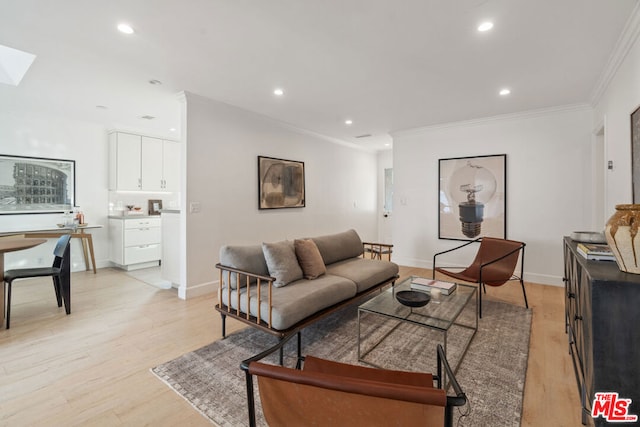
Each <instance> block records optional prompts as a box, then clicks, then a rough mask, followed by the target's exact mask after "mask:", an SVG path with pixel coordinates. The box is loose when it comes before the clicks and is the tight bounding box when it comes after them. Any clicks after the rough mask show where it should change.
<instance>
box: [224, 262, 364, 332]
mask: <svg viewBox="0 0 640 427" xmlns="http://www.w3.org/2000/svg"><path fill="white" fill-rule="evenodd" d="M261 287H262V290H261V297H262V300H263V302H262V304H261V307H260V317H261V319H262V320H263V321H265V322H268V321H269V308H268V307H269V306H268V303H267V301H268V295H269V294H268V292H269V290H268V285H266V284H265V285H261ZM250 291H251V298H250V300H251V311H250V313H251V315H252V316H254V317H257V315H258V303H257V302H258V298H257V286H252V287H251V288H250ZM237 292H238V291H237V290H233V291H231V305H230V306H231V307H232V308H233V309H237V308H238V307H237V306H238V304H237V301H238V294H237ZM355 294H356V284H355V283H353V282H352V281H351V280H349V279H345V278H343V277H339V276H333V275H330V274H325V275H322V276H320V277H318V278H317V279H315V280H306V279H302V280H297V281H295V282H292V283H289V284H288V285H287V286H285V287H281V288H277V289H276V288H274V289H273V292H272V304H273V312H272V317H271V321H272V323H271V326H272V328H273V329H278V330H284V329H288V328H290V327H291V326H293V325H295V324H296V323H298V322H299V321H301V320H303V319H305V318H307V317H309V316H311V315H313V314H315V313H317V312H318V311H320V310H322V309H324V308H327V307H330V306H332V305H334V304H337V303H339V302H342V301H344V300H346V299H348V298H351V297H353V296H355ZM222 303H223V304H225V305H227V306H229V301H228V295H227V290H226V289H223V290H222ZM240 311H242V312H243V313H246V312H247V288H246V287H245V288H241V289H240Z"/></svg>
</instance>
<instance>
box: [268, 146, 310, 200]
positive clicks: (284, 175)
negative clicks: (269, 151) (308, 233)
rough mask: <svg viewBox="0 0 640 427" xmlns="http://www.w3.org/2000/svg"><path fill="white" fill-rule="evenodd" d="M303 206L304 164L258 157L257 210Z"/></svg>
mask: <svg viewBox="0 0 640 427" xmlns="http://www.w3.org/2000/svg"><path fill="white" fill-rule="evenodd" d="M304 206H305V185H304V162H298V161H295V160H284V159H276V158H272V157H263V156H258V208H259V209H282V208H303V207H304Z"/></svg>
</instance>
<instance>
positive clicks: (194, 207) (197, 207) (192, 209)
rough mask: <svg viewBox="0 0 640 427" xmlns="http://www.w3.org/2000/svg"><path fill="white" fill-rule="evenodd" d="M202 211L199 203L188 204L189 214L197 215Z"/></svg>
mask: <svg viewBox="0 0 640 427" xmlns="http://www.w3.org/2000/svg"><path fill="white" fill-rule="evenodd" d="M201 210H202V205H201V204H200V202H191V203H189V212H190V213H198V212H200V211H201Z"/></svg>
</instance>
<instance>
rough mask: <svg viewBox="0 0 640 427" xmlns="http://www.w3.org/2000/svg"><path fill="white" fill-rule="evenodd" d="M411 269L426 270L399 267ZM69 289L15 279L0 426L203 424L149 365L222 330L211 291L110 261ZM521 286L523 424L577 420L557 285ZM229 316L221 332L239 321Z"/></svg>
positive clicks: (0, 342) (0, 384)
mask: <svg viewBox="0 0 640 427" xmlns="http://www.w3.org/2000/svg"><path fill="white" fill-rule="evenodd" d="M212 274H214V273H213V271H212ZM409 274H423V275H424V274H430V272H428V270H419V269H411V268H401V276H403V277H404V276H406V275H409ZM72 287H73V289H72V313H71V315H69V316H66V315H65V314H64V309H59V308H58V307H57V306H56V304H55V296H54V293H53V289H52V288H53V286H52V284H51V283H50V280H49V279H32V280H28V281H24V282H22V283H20V284H15V285H14V295H13V298H14V301H13V305H12V317H11V329H9V330H5V329H0V425H2V426H74V425H83V426H86V425H92V426H93V425H98V426H99V425H105V426H114V425H115V426H118V425H127V426H139V425H154V426H174V425H186V426H199V425H210V424H209V423H208V422H207V421H206V420H205V419H204V418H203V417H202V416H201V415H200V414H199V413H198V412H197V411H195V410H194V409H192V407H191V406H190V405H189V404H188V403H187V402H186V401H184V400H183V399H182V398H181V397H179V396H178V395H177V394H176V393H174V392H173V391H172V390H171V389H169V387H168V386H166V385H165V384H163V383H162V382H161V381H160V380H158V379H157V378H156V377H155V376H154V375H153V374H152V373H151V372H150V371H149V370H150V368H152V367H154V366H156V365H158V364H160V363H163V362H166V361H168V360H171V359H173V358H175V357H178V356H180V355H181V354H183V353H186V352H189V351H192V350H195V349H197V348H199V347H202V346H204V345H206V344H209V343H211V342H212V341H214V340H217V339H219V338H220V316H219V315H218V313H217V312H216V311H215V310H214V309H213V305H214V302H215V301H214V296H213V295H209V296H202V297H198V298H194V299H191V300H188V301H183V300H180V299H178V297H177V295H176V292H175V291H174V290H162V289H157V288H154V287H152V286H150V285H147V284H145V283H142V282H140V281H138V280H136V279H134V278H131V277H129V276H128V275H126V274H125V273H123V272H122V271H119V270H116V269H109V268H107V269H101V270H99V271H98V274H97V275H94V274H93V273H89V272H78V273H73V277H72ZM527 292H528V296H529V303H530V306H531V307H532V308H533V326H532V332H531V342H530V352H529V364H528V370H527V380H526V388H525V393H524V410H523V420H522V426H579V425H580V409H579V408H580V404H579V399H578V391H577V387H576V384H575V378H574V374H573V370H572V369H573V368H572V366H571V359H570V356H569V354H568V351H567V338H566V335H565V333H564V303H563V290H562V288H559V287H553V286H542V285H536V284H527ZM489 298H495V299H498V300H504V301H508V302H513V303H515V304H520V305H522V304H523V301H522V293H521V291H520V289H519V287H518V286H517V283H511V284H508V285H506V286H503V287H501V288H498V289H489ZM227 323H228V325H227V326H228V330H229V331H232V330H235V329H239V328H241V327H242V325H241V324H239V323H236V322H233V321H229V322H227ZM496 351H500V349H496ZM463 386H464V384H463ZM238 404H239V405H244V402H238Z"/></svg>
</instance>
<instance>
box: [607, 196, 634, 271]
mask: <svg viewBox="0 0 640 427" xmlns="http://www.w3.org/2000/svg"><path fill="white" fill-rule="evenodd" d="M639 227H640V204H634V205H616V212H615V213H614V214H613V215H612V216H611V218H609V221H607V226H606V228H605V230H604V235H605V237H606V238H607V243H609V247H610V248H611V251H612V252H613V255H614V256H615V257H616V262H617V263H618V268H620V270H622V271H624V272H627V273H633V274H640V234H638V228H639Z"/></svg>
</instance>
